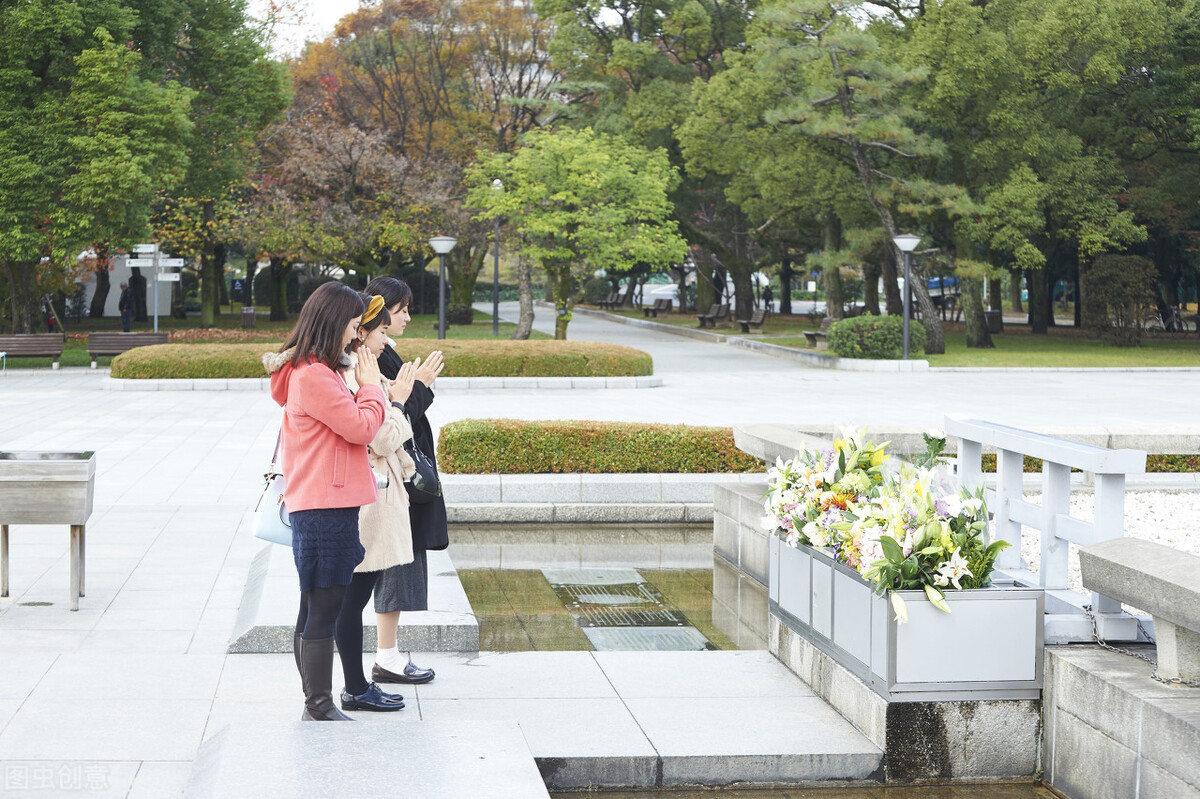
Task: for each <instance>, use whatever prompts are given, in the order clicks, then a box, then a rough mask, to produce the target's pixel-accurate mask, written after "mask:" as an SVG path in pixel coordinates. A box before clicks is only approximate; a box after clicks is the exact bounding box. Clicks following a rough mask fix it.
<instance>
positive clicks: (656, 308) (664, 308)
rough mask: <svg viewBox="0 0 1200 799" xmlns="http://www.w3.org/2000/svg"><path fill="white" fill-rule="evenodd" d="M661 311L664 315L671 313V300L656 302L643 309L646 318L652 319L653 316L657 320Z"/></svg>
mask: <svg viewBox="0 0 1200 799" xmlns="http://www.w3.org/2000/svg"><path fill="white" fill-rule="evenodd" d="M660 311H661V312H662V313H664V314H668V313H670V312H671V301H670V300H655V301H654V305H652V306H650V307H649V308H643V309H642V315H643V316H645V317H646V318H650V317H651V316H653V317H654V318H655V319H657V318H658V314H659V312H660Z"/></svg>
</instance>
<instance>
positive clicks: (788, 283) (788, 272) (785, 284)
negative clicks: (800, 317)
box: [779, 255, 792, 314]
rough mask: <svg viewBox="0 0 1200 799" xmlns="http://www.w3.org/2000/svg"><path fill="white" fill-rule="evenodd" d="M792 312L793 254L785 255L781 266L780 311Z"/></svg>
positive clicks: (784, 312) (782, 312)
mask: <svg viewBox="0 0 1200 799" xmlns="http://www.w3.org/2000/svg"><path fill="white" fill-rule="evenodd" d="M791 312H792V256H790V255H785V256H783V261H782V263H781V264H780V266H779V313H781V314H790V313H791Z"/></svg>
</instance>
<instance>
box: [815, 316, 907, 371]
mask: <svg viewBox="0 0 1200 799" xmlns="http://www.w3.org/2000/svg"><path fill="white" fill-rule="evenodd" d="M825 340H826V342H827V343H828V344H829V349H830V350H831V351H833V352H835V353H837V354H838V355H840V356H842V357H843V358H872V359H884V360H896V359H898V358H902V357H903V356H904V320H903V319H902V318H901V317H899V316H872V315H865V316H853V317H850V318H849V319H839V320H838V321H836V322H834V323H833V324H832V325H830V326H829V331H828V332H827V333H826V334H825ZM908 345H909V351H910V352H913V353H920V352H924V351H925V327H924V326H923V325H922V324H921V323H920V322H918V321H916V320H915V319H914V320H912V321H911V322H910V323H909V331H908Z"/></svg>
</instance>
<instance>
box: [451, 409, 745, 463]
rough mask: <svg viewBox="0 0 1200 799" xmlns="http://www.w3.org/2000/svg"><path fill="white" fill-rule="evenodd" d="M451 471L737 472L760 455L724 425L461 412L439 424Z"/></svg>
mask: <svg viewBox="0 0 1200 799" xmlns="http://www.w3.org/2000/svg"><path fill="white" fill-rule="evenodd" d="M438 465H439V467H440V468H441V470H442V471H444V472H446V473H448V474H550V473H578V472H587V473H601V474H609V473H655V472H684V473H693V474H701V473H738V472H760V471H762V468H763V466H762V461H761V460H759V459H758V458H754V457H751V456H750V455H747V454H746V453H744V452H742V451H741V450H739V449H738V448H737V447H736V446H734V443H733V431H732V430H730V429H729V428H728V427H694V426H690V425H666V424H638V423H629V422H584V421H538V422H526V421H520V420H517V419H465V420H463V421H461V422H452V423H450V424H448V425H446V426H445V427H443V428H442V431H441V435H440V436H439V438H438Z"/></svg>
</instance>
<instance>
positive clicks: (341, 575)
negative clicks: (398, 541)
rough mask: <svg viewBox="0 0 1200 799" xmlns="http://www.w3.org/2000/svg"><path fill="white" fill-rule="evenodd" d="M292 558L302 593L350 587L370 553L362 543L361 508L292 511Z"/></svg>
mask: <svg viewBox="0 0 1200 799" xmlns="http://www.w3.org/2000/svg"><path fill="white" fill-rule="evenodd" d="M288 515H289V516H290V517H291V520H292V557H293V558H294V559H295V561H296V573H297V574H299V575H300V590H301V591H311V590H312V589H314V588H329V587H331V586H335V585H350V580H351V578H353V577H354V567H355V566H357V565H358V564H360V563H362V560H363V556H364V555H365V554H366V550H364V549H363V545H362V542H361V541H359V540H358V508H313V509H312V510H299V511H292V512H291V513H290V514H288Z"/></svg>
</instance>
